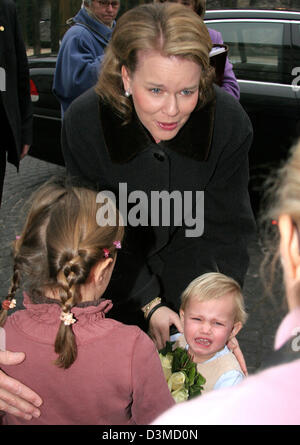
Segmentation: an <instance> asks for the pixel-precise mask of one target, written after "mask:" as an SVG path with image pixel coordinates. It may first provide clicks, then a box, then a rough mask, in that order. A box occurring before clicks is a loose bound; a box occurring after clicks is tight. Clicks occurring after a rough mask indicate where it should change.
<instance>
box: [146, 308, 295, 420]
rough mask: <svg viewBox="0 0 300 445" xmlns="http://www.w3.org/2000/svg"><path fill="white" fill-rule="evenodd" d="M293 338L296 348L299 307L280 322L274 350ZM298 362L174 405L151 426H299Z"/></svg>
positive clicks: (280, 366) (277, 367)
mask: <svg viewBox="0 0 300 445" xmlns="http://www.w3.org/2000/svg"><path fill="white" fill-rule="evenodd" d="M293 336H295V338H294V340H293V343H292V345H293V347H295V348H297V350H298V351H299V349H298V348H300V308H297V309H295V310H294V311H292V312H290V313H289V314H288V315H287V316H286V317H285V318H284V320H283V321H282V323H281V325H280V327H279V329H278V331H277V335H276V340H275V349H278V348H280V347H281V346H282V345H283V344H284V343H285V342H286V341H287V340H288V339H289V338H291V337H293ZM299 376H300V359H297V360H295V361H292V362H290V363H286V364H282V365H278V366H273V367H272V368H269V369H267V370H265V371H262V372H260V373H258V374H256V375H253V376H251V377H247V378H246V379H244V381H243V383H240V384H239V385H237V386H235V387H233V388H228V389H219V390H218V391H212V392H210V393H208V394H207V395H204V396H200V397H198V398H196V399H194V400H191V401H189V402H185V403H182V404H180V405H177V406H176V407H175V408H172V409H170V410H169V411H168V412H167V413H165V414H163V415H162V416H160V417H159V418H158V419H156V420H155V422H154V423H153V424H154V425H169V424H171V425H299V424H300V384H299Z"/></svg>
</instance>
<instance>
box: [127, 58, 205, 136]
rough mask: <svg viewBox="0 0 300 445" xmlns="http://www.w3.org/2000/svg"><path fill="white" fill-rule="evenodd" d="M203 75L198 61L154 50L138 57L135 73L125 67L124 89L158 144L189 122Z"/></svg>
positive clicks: (174, 134)
mask: <svg viewBox="0 0 300 445" xmlns="http://www.w3.org/2000/svg"><path fill="white" fill-rule="evenodd" d="M200 76H201V68H200V66H199V65H197V64H196V63H195V62H192V61H190V60H187V59H184V58H182V57H176V56H171V57H165V56H162V55H161V54H160V53H159V52H158V51H154V50H153V51H141V52H140V53H139V54H138V63H137V68H136V70H135V72H134V73H130V72H129V71H128V70H127V69H126V68H125V66H123V67H122V78H123V84H124V89H125V91H128V92H129V93H131V94H132V99H133V103H134V107H135V111H136V113H137V115H138V117H139V119H140V121H141V122H142V124H143V125H144V126H145V127H146V128H147V130H148V131H149V132H150V134H151V135H152V137H153V139H154V140H155V141H156V142H160V141H165V140H169V139H173V138H174V137H175V136H176V134H177V133H178V131H179V130H180V129H181V128H182V127H183V125H184V124H185V123H186V121H187V120H188V118H189V117H190V114H191V113H192V111H193V110H194V108H195V107H196V105H197V102H198V97H199V82H200Z"/></svg>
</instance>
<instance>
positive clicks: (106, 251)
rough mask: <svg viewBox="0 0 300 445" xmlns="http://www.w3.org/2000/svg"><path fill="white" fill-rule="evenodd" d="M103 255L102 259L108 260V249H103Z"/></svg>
mask: <svg viewBox="0 0 300 445" xmlns="http://www.w3.org/2000/svg"><path fill="white" fill-rule="evenodd" d="M103 253H104V258H108V257H109V256H110V251H109V249H106V248H104V249H103Z"/></svg>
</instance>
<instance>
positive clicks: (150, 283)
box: [62, 87, 255, 323]
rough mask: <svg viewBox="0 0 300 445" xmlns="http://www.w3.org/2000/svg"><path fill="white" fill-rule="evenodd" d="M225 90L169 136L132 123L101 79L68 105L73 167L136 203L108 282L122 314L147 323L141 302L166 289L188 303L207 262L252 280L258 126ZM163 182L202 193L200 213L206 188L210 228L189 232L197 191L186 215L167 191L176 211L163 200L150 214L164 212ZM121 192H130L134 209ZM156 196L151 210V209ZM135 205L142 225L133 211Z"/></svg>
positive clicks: (173, 301) (174, 304)
mask: <svg viewBox="0 0 300 445" xmlns="http://www.w3.org/2000/svg"><path fill="white" fill-rule="evenodd" d="M215 93H216V94H215V98H214V99H213V100H212V101H211V102H210V103H209V104H207V105H206V106H205V107H204V108H203V109H200V110H198V111H194V112H193V113H192V114H191V116H190V118H189V120H188V121H187V123H186V124H185V125H184V127H183V128H182V129H181V130H180V131H179V132H178V134H177V135H176V136H175V137H174V138H173V139H172V140H169V141H162V142H160V143H159V144H156V143H155V142H154V140H153V139H152V137H151V135H150V134H149V133H148V132H147V130H146V129H145V128H144V127H143V125H142V124H141V122H140V121H139V119H138V118H137V116H136V114H135V113H134V115H133V118H132V120H131V122H130V123H129V124H127V125H122V120H121V119H120V118H119V117H118V116H117V115H116V113H115V112H114V110H113V109H112V108H110V106H108V105H105V104H103V103H101V102H100V100H99V98H98V96H97V95H96V93H95V92H94V90H93V89H90V90H88V91H87V92H86V93H84V94H83V95H82V96H81V97H79V98H77V99H76V100H75V101H74V102H73V103H72V105H71V106H70V108H69V109H68V111H67V113H66V115H65V118H64V123H63V129H62V149H63V155H64V158H65V163H66V168H67V171H68V172H69V173H70V174H71V175H72V176H75V177H79V178H83V179H84V180H85V181H90V182H91V183H93V184H94V185H97V187H98V189H99V190H108V191H111V192H113V194H114V195H112V196H116V197H117V198H116V204H117V205H119V208H120V210H121V212H122V213H123V216H124V213H126V212H127V215H125V218H126V216H128V224H127V226H126V227H125V234H126V235H125V241H124V248H122V250H121V251H120V253H119V254H118V258H117V263H116V268H115V271H114V273H113V276H112V279H111V283H110V285H109V287H108V289H107V291H106V297H107V298H111V299H112V300H113V302H114V311H112V316H114V317H116V318H118V319H119V320H121V321H124V322H129V323H130V322H135V323H138V321H137V318H136V316H137V312H140V313H141V311H137V310H138V309H139V308H141V307H142V306H143V305H145V304H146V303H148V302H149V301H151V300H152V299H153V298H155V297H156V296H161V297H162V299H163V302H164V303H165V304H166V305H167V306H169V307H170V308H172V309H174V310H176V311H178V309H179V306H180V294H181V292H182V291H183V290H184V288H185V287H186V286H187V285H188V284H189V282H190V281H191V280H193V279H194V278H196V277H197V276H199V275H201V274H203V273H205V272H209V271H220V272H223V273H225V274H228V275H229V276H232V277H233V278H235V279H236V280H238V281H239V282H240V283H242V282H243V279H244V276H245V273H246V271H247V267H248V254H247V243H248V240H249V237H250V236H252V235H253V233H254V230H255V223H254V218H253V214H252V210H251V206H250V199H249V194H248V179H249V173H248V150H249V148H250V146H251V141H252V126H251V123H250V120H249V118H248V116H247V114H246V113H245V111H244V110H243V108H242V107H241V105H240V104H239V103H238V101H237V100H236V99H234V98H233V97H232V96H230V95H229V94H228V93H226V92H224V91H223V90H221V89H220V88H218V87H216V88H215ZM120 184H123V186H122V187H123V188H122V189H120ZM124 184H126V187H125V186H124ZM155 191H156V192H162V191H164V192H165V193H166V192H168V193H167V194H168V196H171V193H172V192H179V193H177V195H176V193H174V194H173V196H175V195H176V196H177V198H178V199H177V203H178V200H180V197H184V196H186V197H187V196H188V194H186V195H184V193H185V192H191V193H193V200H192V207H193V215H194V216H195V217H196V211H197V203H196V197H197V196H196V192H197V191H198V192H200V191H204V214H203V213H202V214H201V211H199V212H198V214H197V217H198V220H201V218H202V217H203V218H202V219H203V223H204V230H203V233H200V232H201V230H200V229H201V228H200V223H199V227H198V229H199V230H198V232H199V233H197V231H195V232H194V235H197V236H187V233H188V232H187V229H188V228H191V227H190V226H191V220H189V218H188V217H185V213H187V212H189V211H190V207H191V204H190V203H189V202H188V199H187V198H186V200H184V199H182V207H183V208H184V205H183V204H184V202H185V201H186V202H187V206H186V208H184V210H183V212H182V214H181V215H180V216H178V209H177V210H176V209H175V206H174V207H172V205H170V209H171V210H170V211H169V208H168V202H167V200H163V201H162V208H163V209H164V210H166V214H167V215H169V216H170V220H169V221H167V220H163V217H162V213H163V211H162V210H161V215H160V216H161V218H160V221H158V222H157V220H156V219H155V218H154V220H152V221H150V220H151V217H153V215H154V214H153V212H154V213H155V215H154V216H157V207H155V208H154V210H153V208H152V212H151V198H152V196H153V192H155ZM119 192H120V193H121V195H122V194H123V195H124V194H126V193H127V197H128V206H127V210H126V209H125V211H124V200H122V199H121V198H124V196H122V197H121V198H120V197H119ZM199 196H200V195H199ZM146 198H148V213H147V212H146V213H144V206H145V202H146ZM121 201H122V204H121V205H120V202H121ZM130 201H131V202H130ZM171 201H172V200H170V202H171ZM200 201H201V199H200ZM137 203H138V204H137ZM146 204H147V203H146ZM121 207H122V208H121ZM149 208H150V209H149ZM199 208H200V209H201V205H199ZM138 210H139V212H138ZM130 212H132V213H130ZM133 215H135V216H136V221H137V220H138V221H137V222H139V223H140V224H139V225H136V222H135V221H134V218H130V216H131V217H132V216H133ZM145 215H146V216H145ZM147 216H148V220H147ZM135 225H136V226H135ZM195 227H196V226H195ZM135 311H137V312H136V313H135ZM133 314H134V315H133Z"/></svg>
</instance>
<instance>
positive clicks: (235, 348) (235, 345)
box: [227, 337, 248, 375]
mask: <svg viewBox="0 0 300 445" xmlns="http://www.w3.org/2000/svg"><path fill="white" fill-rule="evenodd" d="M227 346H228V348H229V349H230V350H231V351H232V352H233V353H234V355H235V356H236V359H237V361H238V362H239V364H240V367H241V370H242V371H243V373H244V374H245V375H248V371H247V366H246V362H245V359H244V355H243V353H242V351H241V348H240V345H239V342H238V341H237V339H236V338H235V337H232V338H231V339H230V340H229V341H228V343H227Z"/></svg>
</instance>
